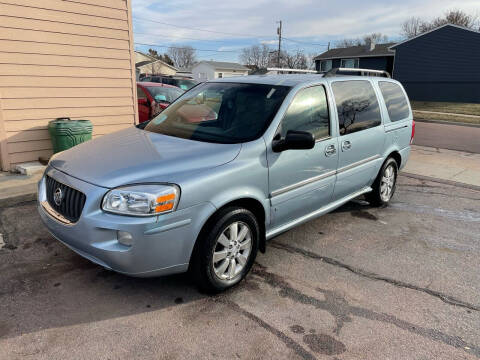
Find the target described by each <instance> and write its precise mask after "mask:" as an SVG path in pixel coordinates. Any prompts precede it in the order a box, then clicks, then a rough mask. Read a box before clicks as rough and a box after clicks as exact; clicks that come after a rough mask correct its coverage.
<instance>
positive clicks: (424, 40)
mask: <svg viewBox="0 0 480 360" xmlns="http://www.w3.org/2000/svg"><path fill="white" fill-rule="evenodd" d="M390 49H392V50H395V66H394V69H393V77H394V78H395V79H396V80H398V81H400V82H401V83H402V84H403V86H404V87H405V90H406V91H407V93H408V96H409V97H410V99H411V100H419V101H451V102H470V103H471V102H473V103H480V32H478V31H474V30H470V29H466V28H463V27H460V26H456V25H451V24H447V25H444V26H441V27H439V28H436V29H434V30H432V31H429V32H426V33H424V34H421V35H419V36H416V37H414V38H411V39H408V40H405V41H403V42H400V43H398V44H395V45H393V46H391V47H390Z"/></svg>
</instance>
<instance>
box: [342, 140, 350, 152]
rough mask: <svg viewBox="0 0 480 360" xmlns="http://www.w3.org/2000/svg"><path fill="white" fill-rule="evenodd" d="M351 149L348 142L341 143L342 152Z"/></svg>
mask: <svg viewBox="0 0 480 360" xmlns="http://www.w3.org/2000/svg"><path fill="white" fill-rule="evenodd" d="M351 148H352V143H351V142H350V141H349V140H345V141H343V142H342V150H344V151H346V150H350V149H351Z"/></svg>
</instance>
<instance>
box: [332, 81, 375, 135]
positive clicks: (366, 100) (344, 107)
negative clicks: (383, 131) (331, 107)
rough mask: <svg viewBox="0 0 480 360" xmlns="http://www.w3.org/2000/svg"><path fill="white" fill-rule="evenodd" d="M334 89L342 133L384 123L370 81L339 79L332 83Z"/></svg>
mask: <svg viewBox="0 0 480 360" xmlns="http://www.w3.org/2000/svg"><path fill="white" fill-rule="evenodd" d="M332 89H333V94H334V96H335V102H336V103H337V111H338V123H339V124H338V125H339V127H340V135H345V134H350V133H353V132H356V131H361V130H366V129H369V128H371V127H375V126H378V125H380V124H381V123H382V118H381V115H380V108H379V106H378V101H377V96H376V95H375V91H374V90H373V87H372V84H370V82H369V81H365V80H352V81H337V82H334V83H333V84H332Z"/></svg>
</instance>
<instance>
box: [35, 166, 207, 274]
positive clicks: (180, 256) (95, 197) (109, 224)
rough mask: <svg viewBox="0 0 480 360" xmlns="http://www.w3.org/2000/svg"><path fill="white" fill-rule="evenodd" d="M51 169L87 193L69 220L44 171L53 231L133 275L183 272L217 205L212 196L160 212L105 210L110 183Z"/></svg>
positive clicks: (42, 189)
mask: <svg viewBox="0 0 480 360" xmlns="http://www.w3.org/2000/svg"><path fill="white" fill-rule="evenodd" d="M45 174H46V175H48V176H50V177H52V178H54V179H55V180H56V181H58V182H60V183H62V184H64V185H67V186H69V187H72V188H74V189H76V190H78V191H81V192H83V193H84V194H85V195H86V201H85V206H84V208H83V211H82V214H81V216H80V218H79V220H78V221H77V222H75V223H70V222H68V221H65V219H62V217H61V216H59V214H57V213H56V212H55V211H52V209H51V208H49V206H48V203H47V202H46V184H45V176H44V177H43V178H42V179H41V180H40V182H39V184H38V212H39V214H40V217H41V219H42V221H43V222H44V224H45V225H46V227H47V228H48V230H49V231H50V233H51V234H52V235H53V236H54V237H55V238H56V239H58V240H59V241H61V242H62V243H64V244H65V245H66V246H68V247H69V248H71V249H72V250H74V251H75V252H77V253H78V254H80V255H81V256H83V257H85V258H87V259H89V260H91V261H93V262H94V263H97V264H99V265H101V266H103V267H105V268H108V269H112V270H114V271H117V272H120V273H123V274H127V275H131V276H140V277H148V276H157V275H167V274H173V273H178V272H184V271H186V270H187V269H188V263H189V261H190V255H191V253H192V250H193V246H194V244H195V241H196V239H197V236H198V234H199V232H200V230H201V228H202V226H203V224H204V223H205V222H206V220H207V219H208V217H209V216H210V215H211V214H212V213H213V212H214V211H215V207H214V206H213V205H212V204H211V203H208V202H205V203H202V204H198V205H195V206H192V207H189V208H186V209H180V210H177V211H174V212H172V213H169V214H164V215H160V216H155V217H133V216H123V215H116V214H110V213H106V212H104V211H103V210H102V209H101V202H102V199H103V196H104V195H105V193H106V192H107V191H108V190H109V189H107V188H103V187H99V186H96V185H93V184H90V183H88V182H85V181H82V180H79V179H77V178H74V177H72V176H69V175H66V174H65V173H63V172H61V171H58V170H56V169H54V168H52V167H49V168H47V170H46V172H45ZM118 231H126V232H128V233H130V234H131V235H132V237H133V240H134V241H133V245H131V246H126V245H123V244H121V243H120V242H119V241H118V236H117V234H118Z"/></svg>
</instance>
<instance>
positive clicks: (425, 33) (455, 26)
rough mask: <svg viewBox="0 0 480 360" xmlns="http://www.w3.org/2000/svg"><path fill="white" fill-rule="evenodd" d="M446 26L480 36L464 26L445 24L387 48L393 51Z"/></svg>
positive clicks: (475, 31)
mask: <svg viewBox="0 0 480 360" xmlns="http://www.w3.org/2000/svg"><path fill="white" fill-rule="evenodd" d="M447 26H450V27H453V28H457V29H461V30H466V31H471V32H473V33H477V34H479V35H480V32H479V31H477V30H473V29H469V28H466V27H464V26H459V25H454V24H445V25H442V26H439V27H437V28H435V29H432V30H430V31H426V32H424V33H423V34H420V35H417V36H414V37H412V38H410V39H407V40H404V41H401V42H399V43H396V44H393V45H391V46H390V47H389V49H394V48H396V47H397V46H399V45H402V44H405V43H407V42H409V41H412V40H415V39H418V38H419V37H422V36H424V35H427V34H430V33H431V32H434V31H437V30H440V29H443V28H444V27H447Z"/></svg>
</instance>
